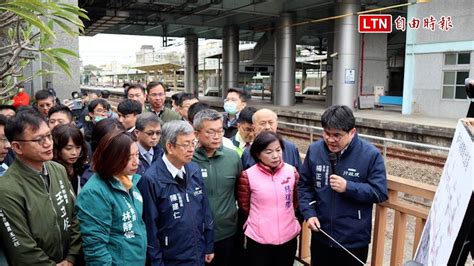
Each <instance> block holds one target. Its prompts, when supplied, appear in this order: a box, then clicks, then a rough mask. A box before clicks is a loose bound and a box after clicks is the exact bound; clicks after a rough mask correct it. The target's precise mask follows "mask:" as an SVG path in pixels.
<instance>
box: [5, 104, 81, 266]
mask: <svg viewBox="0 0 474 266" xmlns="http://www.w3.org/2000/svg"><path fill="white" fill-rule="evenodd" d="M5 134H6V136H7V138H8V140H9V141H10V143H11V147H12V149H13V151H14V152H15V154H16V160H15V162H14V163H13V164H12V165H11V166H10V167H9V168H8V170H7V172H6V173H5V174H4V175H3V176H2V186H0V223H1V224H0V243H1V246H3V248H4V249H5V253H6V255H7V259H8V261H9V263H10V264H12V265H31V264H37V265H40V264H41V265H56V264H57V265H73V264H76V263H77V262H78V258H79V255H80V248H81V240H80V235H79V224H78V221H77V219H76V214H75V210H74V203H75V197H74V192H73V190H72V187H71V185H70V183H69V180H68V178H67V174H66V170H65V169H64V167H63V166H61V165H60V164H58V163H56V162H53V161H51V159H52V158H53V140H52V136H51V131H50V129H49V127H48V125H47V124H46V122H45V120H44V119H43V118H42V117H41V116H40V114H36V113H27V112H22V113H19V114H17V115H16V117H15V118H13V119H11V120H9V121H8V123H7V125H6V128H5Z"/></svg>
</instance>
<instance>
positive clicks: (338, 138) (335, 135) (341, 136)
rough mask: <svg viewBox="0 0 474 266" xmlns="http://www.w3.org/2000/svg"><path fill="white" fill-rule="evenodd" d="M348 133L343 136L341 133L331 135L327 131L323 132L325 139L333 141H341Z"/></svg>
mask: <svg viewBox="0 0 474 266" xmlns="http://www.w3.org/2000/svg"><path fill="white" fill-rule="evenodd" d="M346 135H347V133H345V134H341V133H334V134H330V133H328V132H326V131H323V137H324V138H325V139H328V140H329V139H333V140H334V141H340V140H341V139H342V138H343V137H344V136H346Z"/></svg>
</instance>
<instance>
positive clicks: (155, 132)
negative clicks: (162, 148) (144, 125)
mask: <svg viewBox="0 0 474 266" xmlns="http://www.w3.org/2000/svg"><path fill="white" fill-rule="evenodd" d="M142 132H143V133H145V134H146V135H147V136H148V137H153V136H154V135H156V136H157V137H159V136H161V131H160V130H157V131H152V130H150V131H142Z"/></svg>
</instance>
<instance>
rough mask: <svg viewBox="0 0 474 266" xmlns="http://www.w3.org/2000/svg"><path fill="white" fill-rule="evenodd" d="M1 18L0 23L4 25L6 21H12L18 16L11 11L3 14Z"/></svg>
mask: <svg viewBox="0 0 474 266" xmlns="http://www.w3.org/2000/svg"><path fill="white" fill-rule="evenodd" d="M1 15H2V16H1V18H0V23H3V22H4V21H7V20H9V19H11V18H12V17H15V16H16V15H15V14H13V13H12V12H10V11H5V12H3V13H2V14H1Z"/></svg>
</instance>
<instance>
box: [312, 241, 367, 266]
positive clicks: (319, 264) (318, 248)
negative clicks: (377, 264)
mask: <svg viewBox="0 0 474 266" xmlns="http://www.w3.org/2000/svg"><path fill="white" fill-rule="evenodd" d="M348 250H349V251H350V252H351V253H352V254H354V255H356V257H357V258H359V259H360V260H361V261H363V262H364V263H365V262H367V255H368V253H369V246H366V247H363V248H348ZM311 265H313V266H325V265H331V266H332V265H335V266H339V265H341V266H349V265H354V266H360V265H362V264H361V263H360V262H358V261H357V260H356V259H355V258H354V257H352V256H351V255H350V254H349V253H347V252H346V251H345V250H343V249H342V248H336V247H329V246H327V245H324V244H321V243H320V242H318V241H311Z"/></svg>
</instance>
